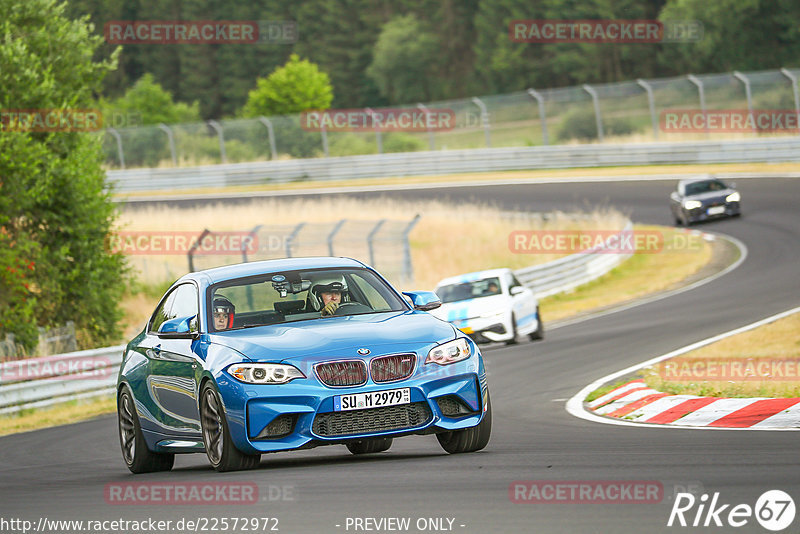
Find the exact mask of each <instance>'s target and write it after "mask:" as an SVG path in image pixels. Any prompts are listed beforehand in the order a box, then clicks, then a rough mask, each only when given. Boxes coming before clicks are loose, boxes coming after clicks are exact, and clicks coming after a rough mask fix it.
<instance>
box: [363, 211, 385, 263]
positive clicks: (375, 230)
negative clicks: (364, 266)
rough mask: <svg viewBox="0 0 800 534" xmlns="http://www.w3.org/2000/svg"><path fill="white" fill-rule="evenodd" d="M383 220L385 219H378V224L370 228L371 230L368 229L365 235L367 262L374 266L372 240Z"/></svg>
mask: <svg viewBox="0 0 800 534" xmlns="http://www.w3.org/2000/svg"><path fill="white" fill-rule="evenodd" d="M385 222H386V219H381V220H380V221H378V224H376V225H375V226H374V227H373V228H372V230H370V231H369V234H368V235H367V248H368V249H369V264H370V265H371V266H372V267H375V250H374V248H373V241H374V239H375V234H377V233H378V230H380V229H381V226H383V224H384V223H385Z"/></svg>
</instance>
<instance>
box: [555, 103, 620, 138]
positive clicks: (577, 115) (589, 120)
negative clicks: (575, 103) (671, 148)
mask: <svg viewBox="0 0 800 534" xmlns="http://www.w3.org/2000/svg"><path fill="white" fill-rule="evenodd" d="M635 131H636V127H635V126H634V124H633V123H632V122H631V120H630V119H627V118H622V117H611V118H608V117H603V134H604V135H628V134H631V133H633V132H635ZM556 139H558V140H559V141H570V140H572V139H578V140H582V141H589V140H592V139H597V119H596V118H595V114H594V109H593V108H589V107H575V108H573V109H571V110H570V111H568V112H567V113H565V114H564V116H563V117H562V119H561V121H560V122H559V124H558V127H557V129H556Z"/></svg>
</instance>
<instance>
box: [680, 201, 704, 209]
mask: <svg viewBox="0 0 800 534" xmlns="http://www.w3.org/2000/svg"><path fill="white" fill-rule="evenodd" d="M683 207H684V208H686V209H687V210H693V209H697V208H702V207H703V203H702V202H700V201H699V200H684V201H683Z"/></svg>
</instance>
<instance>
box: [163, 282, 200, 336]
mask: <svg viewBox="0 0 800 534" xmlns="http://www.w3.org/2000/svg"><path fill="white" fill-rule="evenodd" d="M199 312H200V310H199V309H198V307H197V288H196V287H194V284H183V285H180V286H178V288H177V289H176V290H175V300H174V301H173V303H172V308H171V309H170V311H169V318H170V319H175V318H176V317H190V316H194V320H193V321H192V322H191V323H190V326H189V330H190V331H191V332H196V331H197V314H198V313H199Z"/></svg>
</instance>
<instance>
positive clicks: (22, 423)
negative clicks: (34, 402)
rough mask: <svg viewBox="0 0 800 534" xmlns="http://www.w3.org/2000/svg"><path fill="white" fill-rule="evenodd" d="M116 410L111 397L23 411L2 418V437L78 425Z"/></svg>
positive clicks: (0, 434) (0, 423)
mask: <svg viewBox="0 0 800 534" xmlns="http://www.w3.org/2000/svg"><path fill="white" fill-rule="evenodd" d="M116 409H117V403H116V400H115V399H114V397H111V398H104V399H95V400H86V401H70V402H67V403H64V404H59V405H58V406H54V407H52V408H43V409H37V410H23V411H21V412H19V413H17V414H13V415H4V416H0V436H5V435H7V434H16V433H18V432H28V431H30V430H38V429H40V428H47V427H51V426H61V425H67V424H69V423H77V422H79V421H85V420H86V419H91V418H93V417H97V416H98V415H105V414H109V413H114V412H115V411H116Z"/></svg>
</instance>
